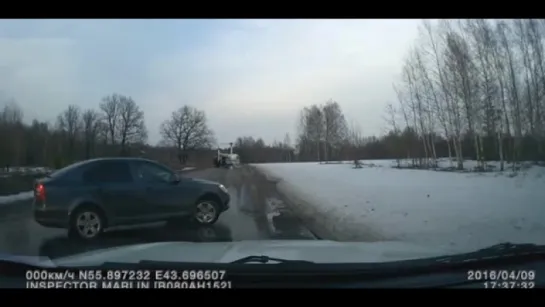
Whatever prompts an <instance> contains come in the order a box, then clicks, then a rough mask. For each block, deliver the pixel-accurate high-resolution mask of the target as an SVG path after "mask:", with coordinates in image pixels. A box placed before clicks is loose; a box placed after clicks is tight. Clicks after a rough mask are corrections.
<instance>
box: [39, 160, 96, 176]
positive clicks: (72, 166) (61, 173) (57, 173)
mask: <svg viewBox="0 0 545 307" xmlns="http://www.w3.org/2000/svg"><path fill="white" fill-rule="evenodd" d="M88 162H89V161H80V162H76V163H74V164H70V165H68V166H66V167H64V168H61V169H60V170H57V171H54V172H53V173H51V174H49V176H47V177H50V178H59V177H62V176H64V175H65V174H67V173H69V172H71V171H72V170H74V169H76V168H78V167H80V166H81V165H83V164H86V163H88Z"/></svg>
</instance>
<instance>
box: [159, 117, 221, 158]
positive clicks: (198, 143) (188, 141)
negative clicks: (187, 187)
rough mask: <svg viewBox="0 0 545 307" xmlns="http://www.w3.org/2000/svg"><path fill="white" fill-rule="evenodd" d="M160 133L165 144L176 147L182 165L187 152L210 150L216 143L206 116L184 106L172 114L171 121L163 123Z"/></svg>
mask: <svg viewBox="0 0 545 307" xmlns="http://www.w3.org/2000/svg"><path fill="white" fill-rule="evenodd" d="M160 132H161V136H162V138H163V141H164V142H165V143H167V144H170V145H171V146H174V147H176V149H177V150H178V159H179V161H180V163H182V164H183V163H184V162H185V158H184V157H185V154H186V152H187V151H189V150H195V149H201V148H209V147H211V146H212V144H213V143H214V142H215V141H214V133H213V131H212V130H211V129H210V128H208V123H207V119H206V114H205V113H204V111H201V110H197V109H196V108H193V107H191V106H183V107H181V108H179V109H178V110H176V111H174V112H172V114H171V116H170V119H167V120H165V121H164V122H163V123H161V126H160Z"/></svg>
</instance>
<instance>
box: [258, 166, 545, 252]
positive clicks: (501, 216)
mask: <svg viewBox="0 0 545 307" xmlns="http://www.w3.org/2000/svg"><path fill="white" fill-rule="evenodd" d="M362 162H363V163H364V167H363V168H361V169H355V168H353V165H350V164H319V163H315V162H314V163H274V164H257V165H255V167H257V169H258V170H260V171H262V172H263V173H265V174H266V175H267V176H268V177H269V178H273V179H279V183H278V188H279V190H280V192H281V193H283V194H284V195H285V196H286V197H287V198H288V199H289V200H290V203H292V204H293V205H294V206H295V207H296V208H294V209H295V210H296V211H298V212H299V213H301V214H303V215H304V216H309V217H311V219H312V222H313V223H316V224H319V225H320V226H321V227H323V228H325V229H326V230H327V231H328V232H329V233H330V234H332V235H333V236H335V238H336V239H338V240H343V241H391V240H395V241H405V242H413V243H416V244H419V245H428V246H429V245H431V246H433V247H437V248H442V249H445V250H449V251H452V252H466V251H471V250H475V249H479V248H482V247H486V246H489V245H493V244H497V243H501V242H506V241H509V242H514V243H528V242H529V243H540V244H545V168H542V167H532V168H530V169H528V170H526V171H525V172H522V173H519V174H518V175H517V176H516V177H513V178H511V177H510V176H507V175H508V174H509V172H508V171H506V172H505V173H504V174H499V173H495V172H491V173H457V172H442V171H431V170H409V169H401V170H399V169H393V168H391V166H392V165H393V164H394V162H393V161H391V160H373V161H369V160H367V161H366V160H363V161H362ZM467 162H469V163H466V167H472V166H474V165H475V163H474V162H473V161H467ZM446 163H447V165H441V166H448V161H447V162H446ZM442 164H445V162H444V161H443V162H442ZM370 165H373V166H372V167H370ZM507 167H508V165H506V168H507Z"/></svg>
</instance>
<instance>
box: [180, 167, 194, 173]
mask: <svg viewBox="0 0 545 307" xmlns="http://www.w3.org/2000/svg"><path fill="white" fill-rule="evenodd" d="M194 169H195V167H184V168H182V172H187V171H190V170H194Z"/></svg>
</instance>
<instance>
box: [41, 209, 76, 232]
mask: <svg viewBox="0 0 545 307" xmlns="http://www.w3.org/2000/svg"><path fill="white" fill-rule="evenodd" d="M34 220H35V221H36V222H37V223H38V224H40V225H42V226H44V227H55V228H67V227H68V214H67V213H66V212H63V211H53V210H41V209H35V210H34Z"/></svg>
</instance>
